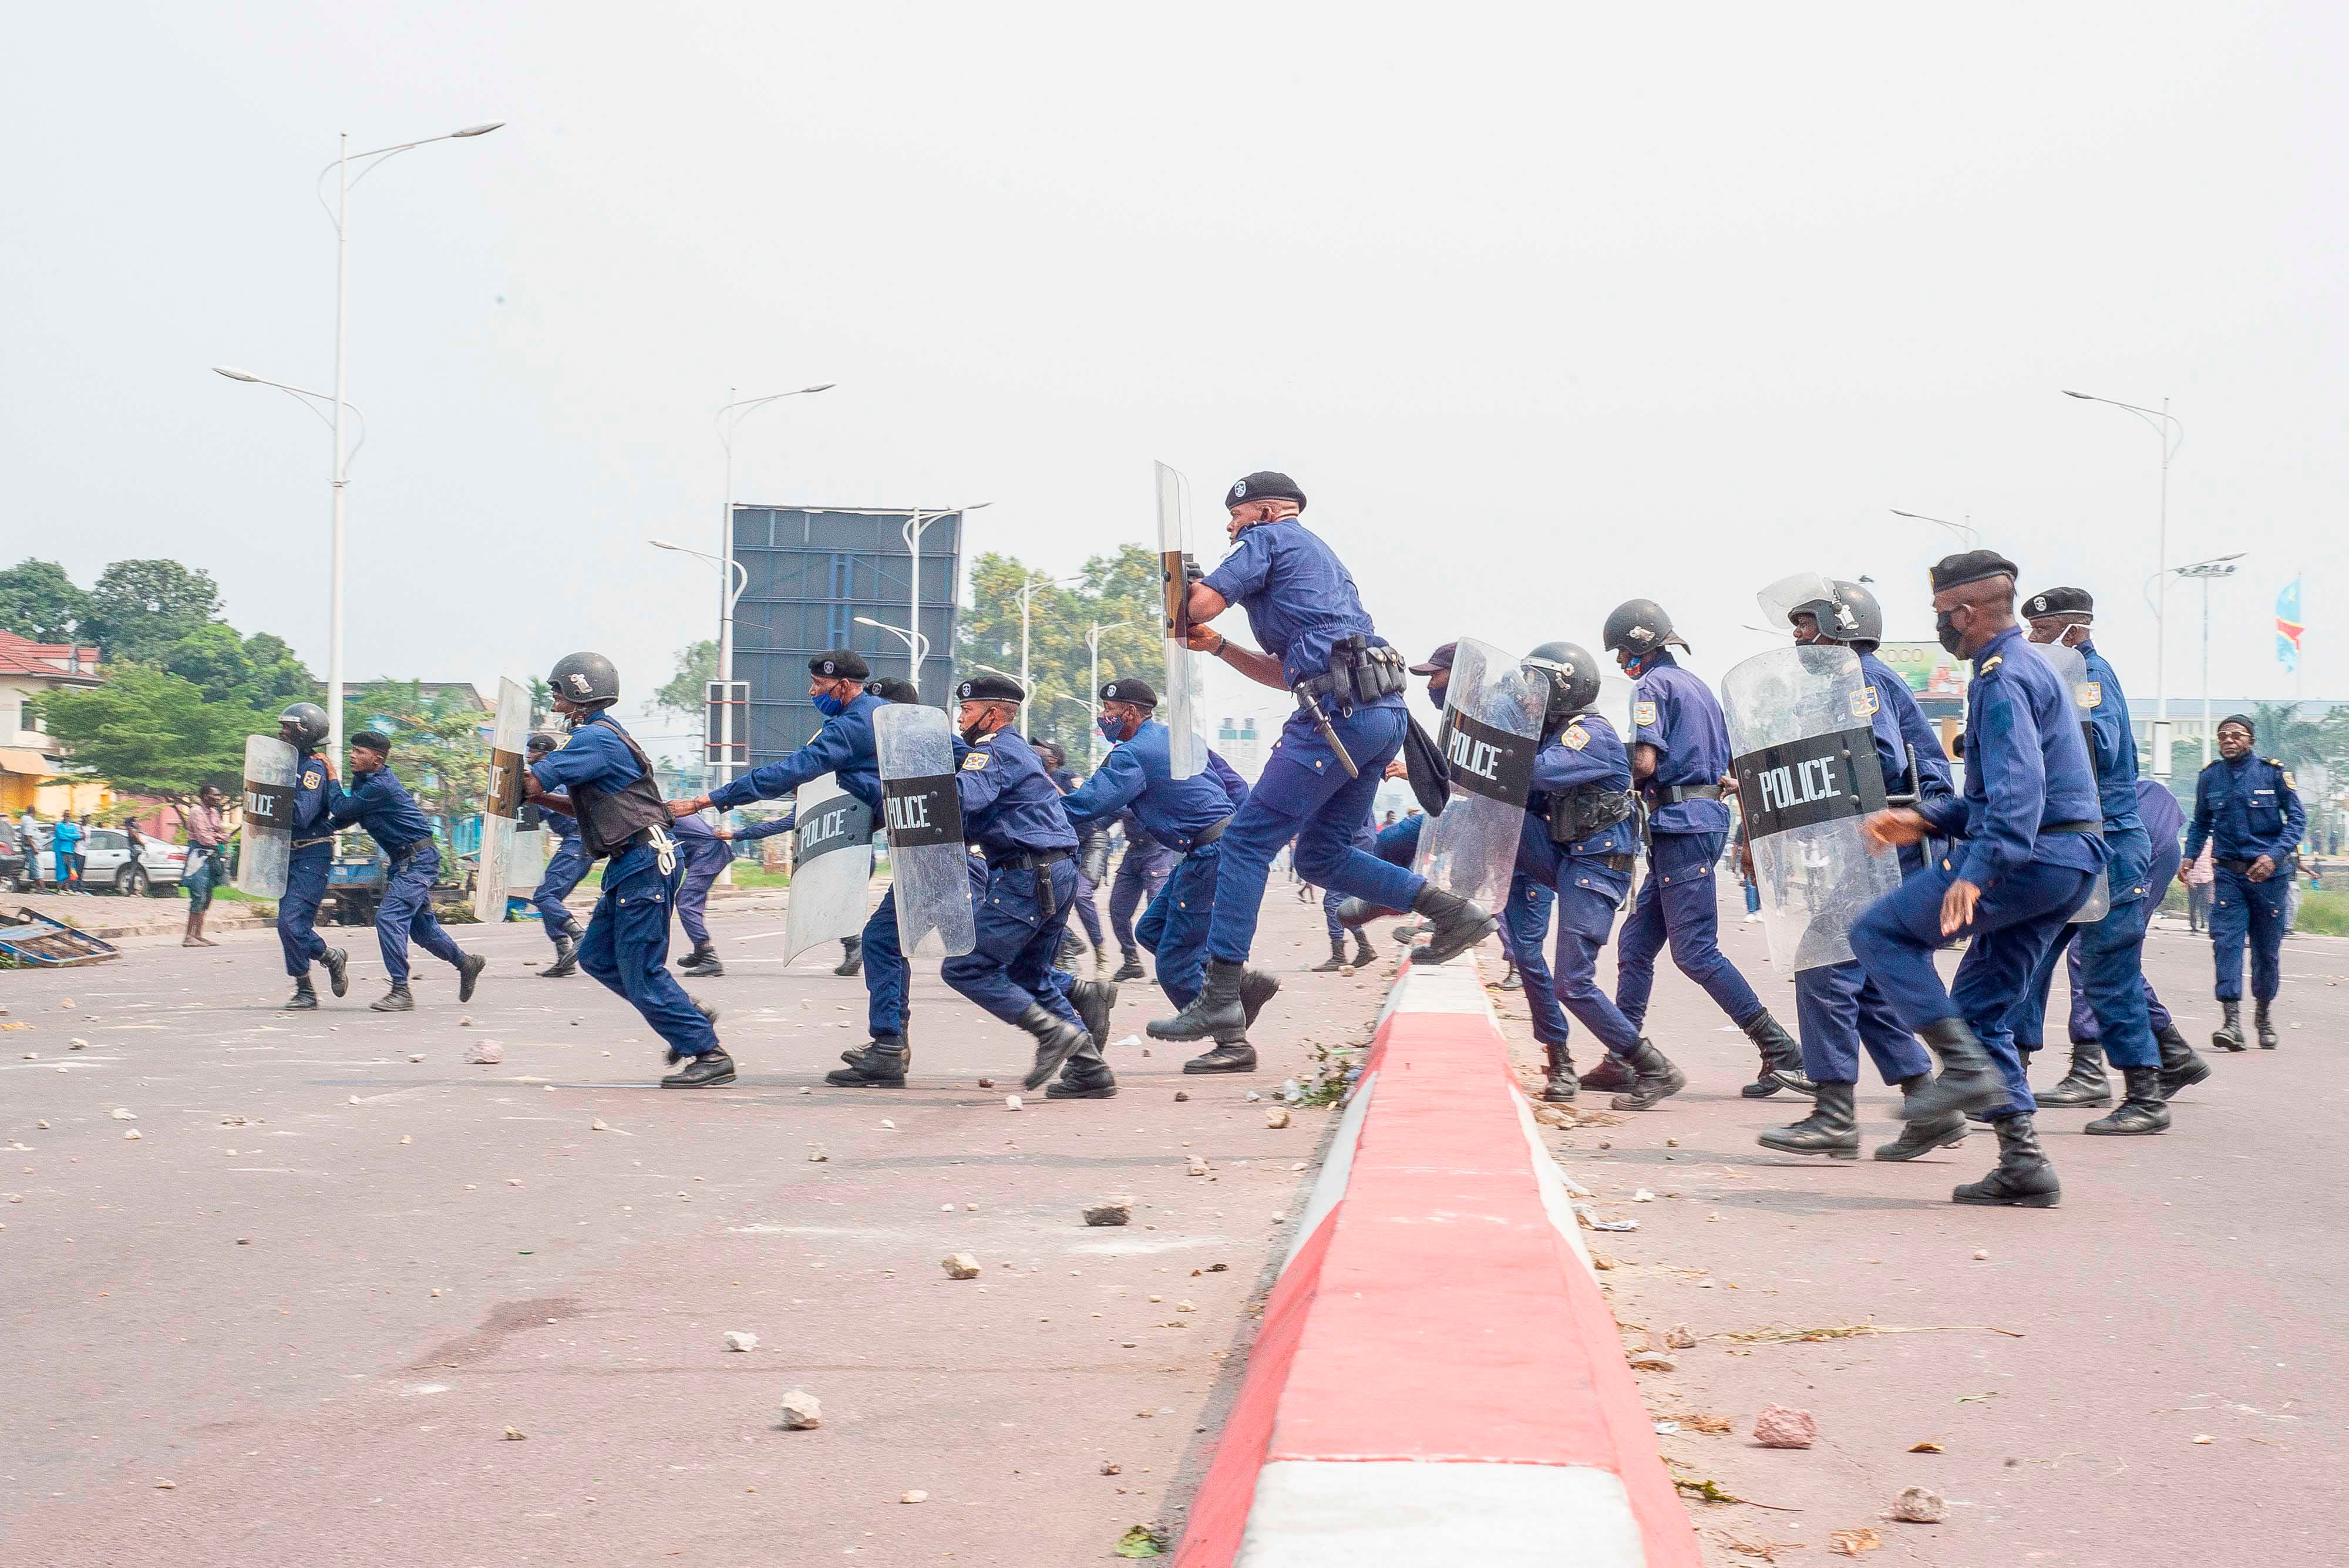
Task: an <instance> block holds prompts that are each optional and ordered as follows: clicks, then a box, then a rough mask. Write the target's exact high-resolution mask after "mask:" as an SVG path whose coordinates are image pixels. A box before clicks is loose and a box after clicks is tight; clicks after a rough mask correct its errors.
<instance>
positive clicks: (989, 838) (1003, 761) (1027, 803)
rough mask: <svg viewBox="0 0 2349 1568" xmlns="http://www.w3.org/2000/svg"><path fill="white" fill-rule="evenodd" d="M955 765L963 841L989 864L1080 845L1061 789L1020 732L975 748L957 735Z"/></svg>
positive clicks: (989, 738) (999, 734) (998, 735)
mask: <svg viewBox="0 0 2349 1568" xmlns="http://www.w3.org/2000/svg"><path fill="white" fill-rule="evenodd" d="M955 761H956V763H957V764H958V765H957V769H956V773H955V794H956V795H957V797H958V798H960V800H961V802H962V836H963V841H964V842H965V843H967V844H975V845H977V846H978V847H979V848H980V849H981V850H983V851H985V853H986V855H987V857H988V859H989V860H999V859H1002V858H1003V857H1006V856H1010V855H1027V854H1030V853H1033V852H1034V851H1037V850H1040V849H1074V848H1075V847H1076V846H1077V834H1076V830H1075V829H1074V828H1073V827H1071V826H1069V814H1068V811H1067V809H1066V808H1065V807H1063V806H1062V805H1061V789H1060V786H1059V785H1058V784H1054V783H1053V782H1052V775H1051V774H1048V773H1046V772H1045V771H1044V761H1043V759H1042V758H1041V757H1039V756H1038V755H1037V754H1036V749H1035V748H1034V747H1033V746H1030V744H1029V743H1028V742H1027V741H1026V739H1025V738H1023V737H1022V736H1021V735H1020V734H1019V732H1017V731H1014V730H998V731H996V732H995V733H993V734H991V735H983V736H981V737H980V738H979V742H978V744H977V745H975V746H970V745H965V744H964V743H963V742H962V738H961V737H960V736H959V735H957V737H956V738H955Z"/></svg>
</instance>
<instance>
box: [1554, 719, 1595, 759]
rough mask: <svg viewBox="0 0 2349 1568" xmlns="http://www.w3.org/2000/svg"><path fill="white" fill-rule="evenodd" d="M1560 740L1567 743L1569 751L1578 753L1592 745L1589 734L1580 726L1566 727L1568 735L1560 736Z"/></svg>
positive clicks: (1569, 725)
mask: <svg viewBox="0 0 2349 1568" xmlns="http://www.w3.org/2000/svg"><path fill="white" fill-rule="evenodd" d="M1558 739H1559V740H1561V741H1563V742H1566V744H1567V746H1568V749H1570V750H1572V751H1577V752H1578V751H1580V750H1582V748H1583V747H1585V746H1587V745H1588V744H1590V736H1589V733H1588V732H1587V731H1585V730H1584V729H1583V727H1582V726H1581V725H1579V724H1568V726H1567V727H1566V733H1565V734H1563V735H1560V736H1559V737H1558Z"/></svg>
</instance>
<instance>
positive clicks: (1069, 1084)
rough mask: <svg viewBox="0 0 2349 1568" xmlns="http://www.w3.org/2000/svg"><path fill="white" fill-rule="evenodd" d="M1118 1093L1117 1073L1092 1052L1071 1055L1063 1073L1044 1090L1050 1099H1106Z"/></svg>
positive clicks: (1046, 1096) (1062, 1069)
mask: <svg viewBox="0 0 2349 1568" xmlns="http://www.w3.org/2000/svg"><path fill="white" fill-rule="evenodd" d="M1116 1093H1117V1075H1116V1074H1114V1073H1112V1072H1111V1071H1110V1070H1109V1064H1108V1063H1106V1062H1104V1061H1102V1059H1101V1058H1100V1057H1099V1056H1098V1055H1095V1054H1092V1053H1090V1052H1088V1053H1087V1054H1084V1055H1081V1056H1071V1057H1070V1058H1069V1064H1068V1065H1067V1066H1065V1067H1063V1068H1061V1075H1060V1076H1059V1077H1057V1078H1055V1079H1053V1080H1052V1082H1051V1084H1050V1085H1049V1086H1048V1087H1046V1089H1045V1090H1044V1097H1045V1098H1046V1099H1048V1100H1106V1099H1108V1098H1110V1097H1111V1096H1113V1095H1115V1094H1116Z"/></svg>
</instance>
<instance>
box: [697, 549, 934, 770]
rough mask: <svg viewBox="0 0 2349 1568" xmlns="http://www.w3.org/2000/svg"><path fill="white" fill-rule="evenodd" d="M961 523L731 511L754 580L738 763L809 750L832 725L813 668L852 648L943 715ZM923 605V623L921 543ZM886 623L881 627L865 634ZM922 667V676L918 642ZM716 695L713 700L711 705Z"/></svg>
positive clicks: (741, 667)
mask: <svg viewBox="0 0 2349 1568" xmlns="http://www.w3.org/2000/svg"><path fill="white" fill-rule="evenodd" d="M962 522H963V518H962V514H961V513H959V512H944V513H941V512H937V511H933V510H929V509H923V510H920V511H915V510H913V509H911V508H903V507H899V508H874V507H862V506H753V505H744V504H738V505H737V506H736V507H735V508H734V559H735V560H736V561H737V562H738V563H740V566H741V567H742V569H743V571H744V573H745V574H746V576H745V579H744V582H743V585H742V596H741V597H740V599H739V600H738V601H736V604H735V607H734V680H735V681H736V683H737V685H738V686H739V688H740V691H738V692H735V693H728V694H725V695H726V696H727V697H728V698H729V699H730V700H732V701H739V702H740V706H739V707H735V708H734V709H733V711H732V713H731V714H730V715H729V718H730V720H731V722H730V724H728V725H727V728H726V730H724V731H720V732H719V733H721V734H726V735H727V738H729V739H730V740H732V741H733V742H735V745H736V746H737V747H738V748H739V749H737V750H735V751H734V753H733V754H732V756H730V758H729V759H727V760H729V761H732V762H734V763H736V765H738V766H740V765H744V764H746V763H747V765H749V766H752V767H755V766H757V765H758V764H760V763H765V762H770V761H772V760H773V759H775V758H777V757H780V756H782V755H784V754H785V753H789V752H792V751H795V750H797V749H798V748H799V747H801V746H802V745H804V744H806V743H807V741H808V737H810V736H811V735H812V734H814V733H815V732H816V731H817V729H818V728H820V727H821V726H822V725H823V715H822V714H821V713H818V712H817V711H815V705H814V704H813V703H812V702H810V701H808V696H807V682H808V670H807V661H808V659H809V658H810V656H812V655H813V654H818V653H821V652H823V650H824V649H828V648H852V649H855V650H856V651H857V652H858V653H861V654H863V655H864V660H865V662H866V663H867V664H870V665H871V666H872V667H873V673H874V675H876V676H882V675H893V676H898V677H901V678H911V679H913V680H915V681H916V684H918V685H919V686H920V687H921V689H922V698H923V701H926V702H929V703H931V704H933V705H938V704H943V703H944V702H945V701H946V698H947V680H948V679H949V678H950V676H951V674H952V666H953V662H954V633H955V602H956V600H957V597H959V592H960V586H961V570H962ZM916 528H918V529H919V534H918V538H919V542H920V556H919V558H920V562H921V568H920V569H921V594H920V599H919V613H918V615H916V614H915V613H914V607H915V594H914V580H913V570H914V560H915V551H914V541H915V538H916V532H915V531H916ZM868 623H878V624H868ZM909 634H911V637H918V638H919V639H921V646H922V650H923V658H922V659H921V666H920V670H919V673H918V674H916V673H915V672H914V659H913V657H912V653H911V646H912V643H911V637H909ZM718 695H719V694H717V693H713V697H716V696H718Z"/></svg>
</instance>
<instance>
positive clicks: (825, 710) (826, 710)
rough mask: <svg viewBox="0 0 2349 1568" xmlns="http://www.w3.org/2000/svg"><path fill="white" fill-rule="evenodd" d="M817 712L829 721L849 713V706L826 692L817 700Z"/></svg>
mask: <svg viewBox="0 0 2349 1568" xmlns="http://www.w3.org/2000/svg"><path fill="white" fill-rule="evenodd" d="M815 711H817V712H819V713H821V714H823V716H824V717H825V718H827V719H835V718H838V717H839V716H840V715H841V714H843V713H845V712H847V711H848V704H847V703H845V702H843V701H841V700H840V699H839V698H837V697H835V696H833V694H832V693H831V692H829V691H826V692H824V693H823V694H822V695H821V696H819V697H817V698H816V700H815Z"/></svg>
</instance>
